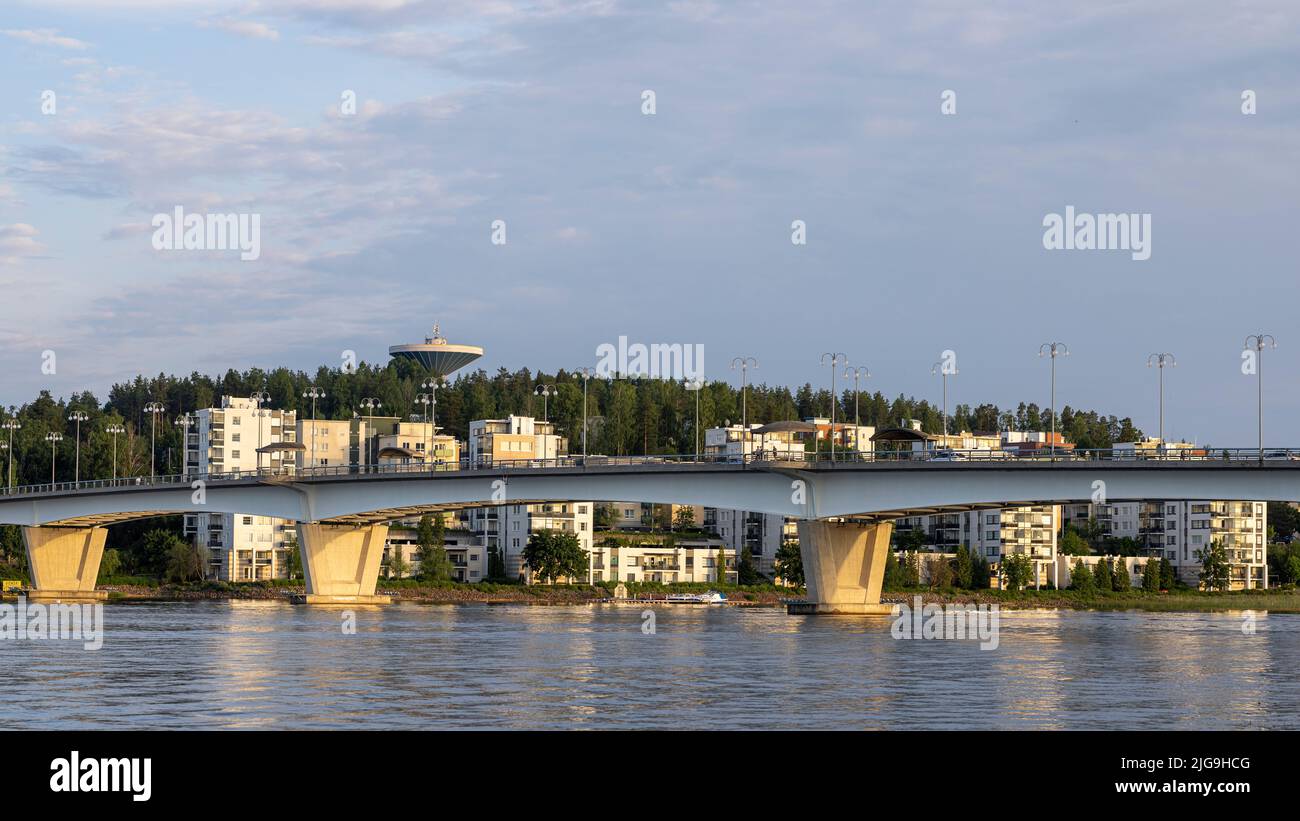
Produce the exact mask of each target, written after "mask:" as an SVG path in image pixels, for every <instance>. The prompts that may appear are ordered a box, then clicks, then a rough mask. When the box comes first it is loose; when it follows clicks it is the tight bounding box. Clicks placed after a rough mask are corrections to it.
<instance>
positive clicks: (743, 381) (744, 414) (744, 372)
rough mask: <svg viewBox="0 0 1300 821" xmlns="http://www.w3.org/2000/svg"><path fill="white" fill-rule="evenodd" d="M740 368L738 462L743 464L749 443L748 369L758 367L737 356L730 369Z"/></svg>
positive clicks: (750, 358) (755, 362)
mask: <svg viewBox="0 0 1300 821" xmlns="http://www.w3.org/2000/svg"><path fill="white" fill-rule="evenodd" d="M737 367H739V368H740V461H741V463H744V461H745V457H746V456H748V455H749V449H748V448H747V447H746V446H745V443H746V442H748V441H749V369H750V368H757V367H758V360H757V359H755V358H754V357H752V356H738V357H736V358H735V359H733V360H731V369H732V370H733V371H734V370H735V369H736V368H737Z"/></svg>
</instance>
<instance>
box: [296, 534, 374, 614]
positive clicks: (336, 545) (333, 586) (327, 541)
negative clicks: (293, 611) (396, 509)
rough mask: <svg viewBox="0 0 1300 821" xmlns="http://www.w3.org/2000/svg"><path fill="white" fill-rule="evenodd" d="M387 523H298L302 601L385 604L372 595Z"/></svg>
mask: <svg viewBox="0 0 1300 821" xmlns="http://www.w3.org/2000/svg"><path fill="white" fill-rule="evenodd" d="M387 538H388V525H363V526H361V527H354V526H352V525H327V524H303V523H301V522H300V523H299V524H298V550H299V551H300V552H301V555H302V570H303V575H304V576H305V577H306V579H307V593H306V595H304V596H301V597H299V598H298V601H300V602H301V603H303V604H387V603H388V602H389V601H390V599H389V597H388V596H376V595H375V584H376V583H377V582H378V581H379V560H380V559H381V558H383V555H384V541H385V540H386V539H387Z"/></svg>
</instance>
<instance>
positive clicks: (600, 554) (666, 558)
mask: <svg viewBox="0 0 1300 821" xmlns="http://www.w3.org/2000/svg"><path fill="white" fill-rule="evenodd" d="M601 542H602V543H601V544H597V545H596V546H595V548H594V549H593V552H592V555H591V565H592V580H593V581H597V582H601V581H621V582H662V583H664V584H672V583H674V582H714V583H719V582H722V583H730V584H734V583H735V582H736V570H735V565H736V552H735V551H734V550H730V549H728V548H726V547H724V546H723V544H722V542H721V541H720V540H718V539H679V540H676V541H675V542H674V543H673V544H665V543H663V542H656V541H644V542H640V541H637V540H635V539H633V540H624V539H619V538H615V539H608V540H607V539H602V540H601ZM719 552H721V553H722V558H723V562H724V563H725V567H723V568H721V573H720V572H719V570H720V569H719V567H718V554H719Z"/></svg>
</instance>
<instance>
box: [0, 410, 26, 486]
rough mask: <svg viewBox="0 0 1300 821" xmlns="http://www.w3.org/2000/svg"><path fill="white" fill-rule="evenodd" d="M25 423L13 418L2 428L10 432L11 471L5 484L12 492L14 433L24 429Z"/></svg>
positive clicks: (7, 474)
mask: <svg viewBox="0 0 1300 821" xmlns="http://www.w3.org/2000/svg"><path fill="white" fill-rule="evenodd" d="M22 426H23V423H22V422H19V421H18V417H16V416H11V417H10V418H8V419H6V420H5V421H4V422H3V423H0V428H4V429H5V430H7V431H9V470H8V471H7V472H6V473H5V484H6V485H7V486H8V488H9V489H10V490H13V489H14V431H16V430H19V429H20V428H22Z"/></svg>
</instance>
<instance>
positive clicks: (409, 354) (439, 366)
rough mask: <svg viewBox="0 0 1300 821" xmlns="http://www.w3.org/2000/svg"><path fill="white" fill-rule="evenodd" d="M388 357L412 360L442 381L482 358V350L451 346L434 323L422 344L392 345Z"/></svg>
mask: <svg viewBox="0 0 1300 821" xmlns="http://www.w3.org/2000/svg"><path fill="white" fill-rule="evenodd" d="M388 355H389V356H396V357H401V358H402V359H411V360H414V361H415V362H418V363H419V364H420V365H422V366H423V367H424V368H425V369H426V370H428V371H430V372H431V373H432V374H433V375H434V376H436V377H438V379H439V380H444V379H446V378H447V377H448V376H450V375H451V374H453V373H455V372H456V371H458V370H460V369H461V368H463V367H465V366H466V365H468V364H469V363H471V362H473V361H474V360H476V359H478V358H479V357H480V356H482V355H483V349H482V348H480V347H478V346H476V345H453V344H451V343H450V342H448V341H447V340H446V339H445V338H444V337H443V336H442V335H441V334H439V333H438V325H437V323H434V326H433V336H428V337H425V339H424V341H423V342H412V343H411V344H409V345H394V346H392V347H391V348H389V349H388Z"/></svg>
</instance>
